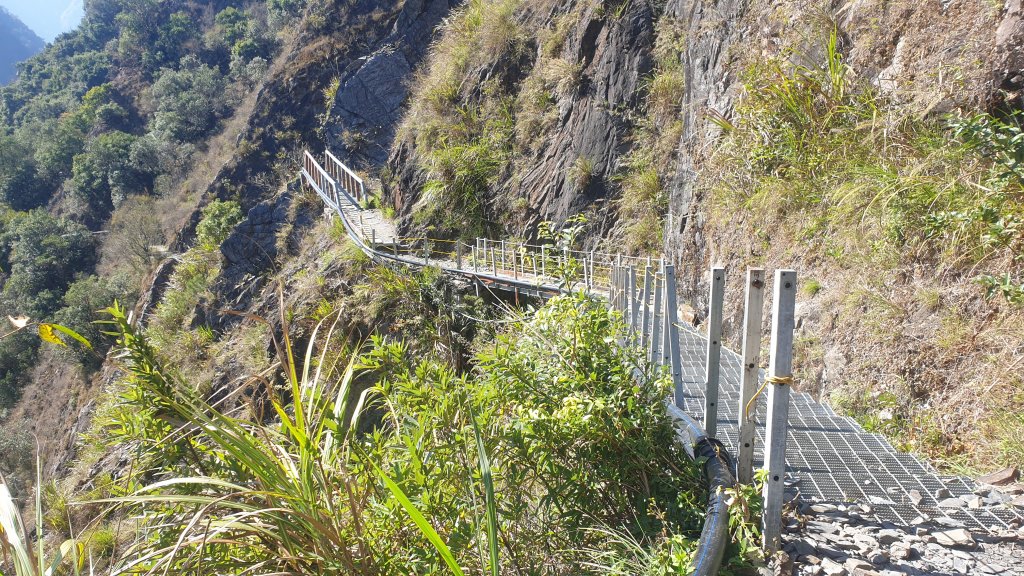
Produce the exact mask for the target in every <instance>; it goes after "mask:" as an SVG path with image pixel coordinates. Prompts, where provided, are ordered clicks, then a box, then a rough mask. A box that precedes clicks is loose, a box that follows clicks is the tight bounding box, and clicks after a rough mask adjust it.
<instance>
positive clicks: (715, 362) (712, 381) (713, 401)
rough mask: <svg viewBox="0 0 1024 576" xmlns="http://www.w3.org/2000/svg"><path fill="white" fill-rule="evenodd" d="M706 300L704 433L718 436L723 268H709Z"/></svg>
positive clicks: (723, 292)
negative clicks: (706, 347)
mask: <svg viewBox="0 0 1024 576" xmlns="http://www.w3.org/2000/svg"><path fill="white" fill-rule="evenodd" d="M710 281H711V288H710V291H709V298H708V349H707V355H706V356H705V358H706V360H707V363H706V364H705V371H704V384H705V386H704V431H705V432H707V433H708V436H710V437H711V438H715V437H717V435H718V380H719V372H720V370H721V363H722V299H723V298H724V296H725V268H719V267H713V268H711V277H710Z"/></svg>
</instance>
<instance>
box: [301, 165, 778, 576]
mask: <svg viewBox="0 0 1024 576" xmlns="http://www.w3.org/2000/svg"><path fill="white" fill-rule="evenodd" d="M324 164H325V165H326V168H323V167H321V165H320V164H319V163H318V162H317V161H316V159H315V158H314V157H313V156H312V155H311V154H310V153H309V152H306V153H305V154H304V155H303V164H302V175H303V177H304V179H305V182H306V183H307V184H309V185H310V186H311V187H312V188H313V189H314V190H315V191H316V192H317V194H318V195H319V196H320V197H321V198H322V199H323V201H324V203H325V204H327V206H328V207H329V208H331V209H332V212H333V213H336V214H337V215H339V216H340V217H341V221H342V223H343V225H344V226H345V228H346V231H347V233H348V235H349V237H350V238H351V239H352V241H353V242H355V243H356V245H357V246H359V248H360V249H361V250H363V251H364V252H365V253H366V254H367V255H369V256H370V258H371V259H373V260H374V261H378V262H386V261H391V262H399V263H402V264H406V265H410V266H416V267H419V266H427V265H430V266H437V267H439V268H441V269H442V270H443V271H445V272H447V273H451V274H455V275H461V276H463V277H467V278H470V279H472V280H474V281H476V282H479V283H482V284H491V285H497V286H501V287H504V288H508V289H512V290H516V291H517V292H519V291H522V292H525V293H528V294H535V295H540V296H550V295H553V294H558V293H566V292H569V291H570V290H573V289H576V288H583V289H585V290H587V291H590V292H594V293H598V294H600V295H602V296H605V297H607V299H608V301H609V305H610V306H611V307H612V308H613V309H615V310H617V311H619V312H620V313H621V314H622V317H623V319H624V320H625V322H626V323H627V324H628V326H629V328H630V332H631V336H630V337H629V340H630V341H629V342H623V344H628V345H637V346H640V347H641V348H642V349H643V350H644V352H645V354H646V357H647V359H648V361H649V362H650V363H651V364H652V365H653V366H654V367H655V369H660V370H665V372H666V373H667V374H669V375H670V376H671V378H672V385H673V386H672V387H673V397H672V398H670V399H668V400H667V401H666V406H667V408H668V412H669V415H670V416H671V417H672V418H673V419H674V420H675V422H676V425H677V430H678V434H679V437H680V440H681V441H682V443H683V445H684V447H686V449H687V452H688V453H689V455H690V456H691V457H693V458H697V459H699V458H704V459H705V468H704V470H705V476H706V478H707V481H708V484H709V487H710V489H711V490H710V495H709V499H708V514H707V518H706V522H705V526H704V531H703V532H702V534H701V539H700V542H699V544H698V551H697V557H696V569H695V571H694V574H697V575H708V576H710V575H713V574H717V572H718V568H719V566H720V563H721V560H722V555H723V553H724V550H725V546H726V544H727V543H728V505H727V504H726V501H725V495H724V492H723V489H724V488H726V487H729V486H731V485H732V484H733V483H734V482H735V479H734V475H733V470H734V468H735V464H734V463H733V461H732V459H731V458H730V456H729V454H728V452H727V451H726V450H725V447H724V446H723V445H722V443H721V442H719V441H718V440H716V439H715V438H714V433H715V423H717V399H718V395H717V387H718V373H717V367H718V364H719V362H720V359H719V356H720V349H721V344H722V343H721V309H722V304H721V299H722V294H723V291H722V285H723V283H724V271H723V270H722V269H720V268H713V269H712V271H711V294H710V298H709V300H710V308H711V309H710V316H711V317H710V318H709V321H708V324H709V332H708V372H707V375H706V376H707V377H706V387H707V390H706V394H705V406H704V409H705V410H704V419H703V421H704V422H705V423H707V424H708V430H705V429H704V427H703V426H702V425H701V424H700V423H699V422H698V421H697V420H696V419H694V418H692V417H691V416H689V415H688V414H686V413H685V412H684V411H683V410H682V409H681V407H682V405H683V400H682V399H683V394H684V390H683V382H682V363H681V358H680V351H679V318H678V310H679V307H678V304H677V302H676V279H675V268H674V267H673V266H672V265H671V264H666V263H665V262H664V261H661V260H659V261H653V260H652V259H650V258H638V257H633V256H624V255H619V254H609V253H606V252H598V251H595V250H591V251H580V250H574V249H571V248H569V247H567V246H559V245H557V244H530V243H526V242H520V241H516V240H507V239H504V240H502V239H499V240H495V239H490V238H476V239H475V240H474V241H473V242H472V243H468V242H464V241H462V240H447V239H440V238H426V237H403V236H398V235H394V236H390V237H386V238H381V237H378V234H377V229H376V228H375V227H374V226H373V225H372V224H371V225H369V226H367V225H366V223H365V222H364V221H363V215H362V211H361V207H360V206H361V204H362V203H363V202H365V201H366V200H367V194H366V189H365V185H364V183H363V180H362V179H361V178H359V177H358V176H357V175H356V174H355V173H354V172H353V171H352V170H350V169H349V168H348V167H346V166H345V165H344V164H342V163H341V162H340V161H339V160H338V159H337V158H336V157H335V156H334V155H333V154H331V153H330V152H329V151H325V153H324ZM353 212H354V213H353ZM748 283H749V286H748V294H747V312H748V313H747V315H746V318H745V323H744V324H745V335H744V353H743V357H744V362H745V368H746V370H745V374H744V386H743V388H744V390H743V393H742V394H741V397H742V399H741V402H744V403H746V402H748V401H749V402H754V401H756V400H757V396H758V395H759V393H760V391H758V393H755V392H754V391H753V386H755V385H756V382H757V361H756V358H757V352H756V351H757V350H758V348H759V342H760V340H759V338H760V321H761V315H760V307H761V302H762V300H761V297H760V289H761V288H762V287H763V286H764V277H763V271H760V270H757V271H752V274H751V276H750V277H749V278H748ZM794 287H795V273H794V272H792V271H790V270H785V271H778V272H777V274H776V294H775V307H774V310H773V328H772V358H771V360H772V361H771V363H770V370H769V372H770V375H769V378H768V383H769V384H772V386H771V387H770V388H769V390H768V394H767V396H768V402H767V404H768V413H769V417H768V431H767V435H768V441H767V442H766V446H765V451H766V458H765V461H766V464H767V468H768V472H769V479H768V481H767V484H766V486H765V500H766V502H765V505H766V511H767V512H766V515H765V519H764V528H765V545H766V548H767V549H769V550H771V549H773V548H774V547H775V546H777V545H778V536H779V529H780V527H781V502H782V489H783V483H782V477H783V476H784V471H785V460H784V459H785V448H786V445H785V437H786V432H785V422H786V413H787V410H788V386H787V384H788V383H790V382H791V380H792V378H791V377H790V376H787V375H786V372H788V371H789V366H788V364H789V358H790V357H791V353H792V322H793V291H794ZM780 306H781V308H780ZM748 360H752V362H751V363H750V364H749V365H747V361H748ZM763 388H764V387H762V390H763ZM741 408H742V406H741ZM747 410H749V406H747ZM741 413H742V412H741ZM740 435H741V438H743V439H751V437H752V436H753V426H752V422H750V421H747V422H744V423H742V425H741V434H740ZM740 452H741V457H740V461H741V464H742V466H740V470H739V474H740V476H741V478H742V479H743V480H745V481H747V482H749V479H750V467H751V464H752V462H751V461H752V459H753V458H752V454H753V448H752V442H749V443H746V444H745V446H743V447H741V450H740Z"/></svg>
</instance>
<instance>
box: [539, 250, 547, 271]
mask: <svg viewBox="0 0 1024 576" xmlns="http://www.w3.org/2000/svg"><path fill="white" fill-rule="evenodd" d="M547 259H548V247H547V246H546V245H544V244H541V246H540V275H541V276H547V262H546V260H547Z"/></svg>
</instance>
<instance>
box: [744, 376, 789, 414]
mask: <svg viewBox="0 0 1024 576" xmlns="http://www.w3.org/2000/svg"><path fill="white" fill-rule="evenodd" d="M769 384H784V385H791V384H793V375H792V374H790V375H789V376H769V377H767V378H765V379H764V384H761V387H760V388H758V389H757V392H754V395H753V396H752V397H751V398H750V401H749V402H747V407H746V409H744V410H743V415H744V417H745V418H746V419H747V422H750V409H751V408H752V407H753V406H754V403H755V402H757V397H758V396H760V395H761V393H762V392H764V389H765V388H766V387H767V386H768V385H769Z"/></svg>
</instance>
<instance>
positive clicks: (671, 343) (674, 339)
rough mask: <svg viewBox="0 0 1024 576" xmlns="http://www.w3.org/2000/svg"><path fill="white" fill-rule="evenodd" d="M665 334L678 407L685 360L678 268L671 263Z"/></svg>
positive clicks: (666, 284)
mask: <svg viewBox="0 0 1024 576" xmlns="http://www.w3.org/2000/svg"><path fill="white" fill-rule="evenodd" d="M665 328H666V330H665V334H666V337H667V340H668V342H666V351H667V352H668V353H667V354H666V355H667V356H668V359H669V368H670V370H671V371H672V391H673V393H672V396H673V398H674V399H675V403H676V407H677V408H682V405H683V361H682V357H681V356H680V354H679V311H678V305H677V304H676V268H675V266H673V265H671V264H669V265H667V266H665Z"/></svg>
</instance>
